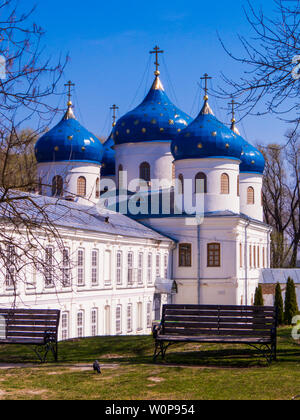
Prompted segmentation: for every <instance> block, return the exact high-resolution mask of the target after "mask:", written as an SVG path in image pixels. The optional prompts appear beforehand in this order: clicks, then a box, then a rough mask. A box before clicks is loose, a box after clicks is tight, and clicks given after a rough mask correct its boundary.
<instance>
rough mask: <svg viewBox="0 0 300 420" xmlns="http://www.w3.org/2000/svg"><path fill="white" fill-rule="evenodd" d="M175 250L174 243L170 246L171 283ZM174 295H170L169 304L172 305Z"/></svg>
mask: <svg viewBox="0 0 300 420" xmlns="http://www.w3.org/2000/svg"><path fill="white" fill-rule="evenodd" d="M176 248H177V244H176V243H175V242H174V243H173V245H172V246H171V273H170V274H171V276H170V277H171V279H172V280H173V281H175V280H174V278H173V276H174V252H175V249H176ZM173 296H174V295H173V293H171V304H173V303H174V301H173V300H174V297H173Z"/></svg>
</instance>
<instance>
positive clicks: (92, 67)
mask: <svg viewBox="0 0 300 420" xmlns="http://www.w3.org/2000/svg"><path fill="white" fill-rule="evenodd" d="M23 3H25V4H26V7H29V6H30V5H31V4H37V9H36V11H35V12H34V20H35V21H36V23H38V24H39V25H41V26H42V27H43V28H44V30H45V31H46V35H45V37H44V39H43V42H44V45H45V47H46V51H47V53H48V54H49V55H50V56H52V57H53V58H55V57H56V56H58V54H59V53H62V54H66V53H68V54H69V55H70V58H71V60H70V62H69V64H68V66H67V68H66V72H65V75H64V81H65V82H66V81H67V80H69V79H71V80H72V81H73V82H74V83H76V88H75V96H74V99H73V102H74V103H75V114H76V116H77V118H78V119H79V120H80V122H81V123H82V124H83V125H85V126H86V128H88V129H89V130H90V131H92V132H93V133H94V134H96V135H104V136H105V135H108V134H109V130H110V124H111V116H110V115H111V114H110V111H109V107H110V106H111V105H112V104H114V103H116V104H117V105H118V106H119V107H120V111H119V116H121V115H122V114H124V113H126V112H128V111H129V110H130V109H132V108H133V107H134V106H136V105H138V103H139V102H140V101H141V100H142V99H143V96H144V94H145V93H146V91H147V89H149V87H150V84H151V80H152V78H153V70H154V66H153V65H152V64H151V67H150V70H149V66H148V72H146V74H145V71H146V69H147V65H148V64H149V51H150V49H152V48H153V47H154V45H156V44H158V45H159V46H160V47H161V48H162V49H163V50H164V51H165V54H164V59H163V62H162V65H161V68H160V70H161V79H162V82H163V84H164V86H165V89H166V91H167V94H168V95H169V97H170V99H171V100H173V101H174V102H175V103H176V105H178V106H179V107H180V108H181V109H182V110H184V111H185V112H187V113H189V114H190V115H192V116H196V114H197V111H199V106H200V104H199V98H200V97H199V87H198V83H199V78H200V77H201V76H202V75H203V74H204V73H205V72H207V73H209V74H210V75H211V76H213V77H214V79H213V81H212V83H213V86H214V87H216V86H217V85H218V84H219V83H221V79H220V72H221V71H223V72H225V73H226V74H227V75H230V76H232V77H236V78H237V77H238V76H239V75H240V74H241V72H242V71H243V68H242V67H240V66H237V64H236V63H235V62H233V61H232V60H231V59H230V58H229V57H228V56H227V54H226V53H225V51H224V50H223V49H222V47H221V45H220V42H219V40H218V37H217V31H219V33H220V35H221V37H222V39H223V40H224V41H225V43H226V44H227V45H228V46H229V47H230V48H231V49H232V50H233V51H234V52H236V53H239V51H240V44H239V41H238V38H237V34H238V33H239V34H241V35H244V36H247V35H248V34H249V25H248V23H247V21H246V18H245V16H244V12H243V6H245V5H246V1H244V0H214V1H207V0H197V1H196V0H188V1H186V2H184V1H182V0H181V1H178V0H172V1H171V0H161V1H160V2H150V1H148V0H144V1H142V0H139V1H137V0H127V1H122V0H114V1H103V0H85V1H79V0H72V1H71V0H64V1H62V0H39V1H35V2H34V1H32V0H27V1H26V2H23ZM252 3H253V4H254V6H255V7H260V6H261V5H262V6H263V9H264V11H265V12H266V14H267V15H268V16H270V15H272V14H273V11H274V2H273V1H272V0H264V1H263V2H262V1H259V0H253V1H252ZM22 7H23V6H22ZM152 58H153V57H152ZM160 60H161V59H160ZM152 61H153V59H152ZM144 74H145V77H144V80H143V82H142V78H143V75H144ZM141 82H142V83H141ZM139 86H140V89H139V90H138V88H139ZM62 89H63V83H62ZM197 93H198V95H197ZM202 96H203V95H202V94H201V97H202ZM57 101H58V103H59V99H57ZM63 101H65V99H64V98H62V99H60V106H62V104H63ZM226 102H227V101H220V100H216V99H214V98H211V99H210V104H211V106H212V108H213V109H214V111H215V114H216V116H217V117H218V118H220V119H221V120H222V121H224V122H225V121H227V120H228V122H229V120H230V116H227V115H226V110H224V109H223V108H224V107H226V106H227V103H226ZM193 105H194V106H193ZM287 128H288V126H287V125H286V123H284V122H282V121H279V120H277V119H276V118H275V117H273V116H265V117H247V118H245V119H244V120H243V123H242V124H240V129H241V132H242V134H243V135H244V136H245V137H246V138H247V140H249V141H251V142H253V143H255V142H257V141H258V142H261V143H268V142H274V141H277V142H280V141H282V139H283V136H284V133H285V132H286V130H287Z"/></svg>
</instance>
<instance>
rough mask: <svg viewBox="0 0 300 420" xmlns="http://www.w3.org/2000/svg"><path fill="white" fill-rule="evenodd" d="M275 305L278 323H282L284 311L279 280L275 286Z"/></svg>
mask: <svg viewBox="0 0 300 420" xmlns="http://www.w3.org/2000/svg"><path fill="white" fill-rule="evenodd" d="M275 306H276V307H277V310H278V324H279V325H282V324H283V323H284V313H283V299H282V293H281V287H280V284H279V282H278V283H277V284H276V288H275Z"/></svg>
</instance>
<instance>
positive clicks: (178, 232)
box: [143, 216, 270, 305]
mask: <svg viewBox="0 0 300 420" xmlns="http://www.w3.org/2000/svg"><path fill="white" fill-rule="evenodd" d="M143 222H144V223H145V224H147V225H148V226H150V227H154V228H155V229H157V230H159V231H160V232H162V233H165V234H168V235H172V237H173V238H174V239H175V240H177V241H178V242H177V246H176V248H175V250H174V251H173V256H172V258H173V279H174V280H175V281H176V283H177V286H178V294H177V295H175V296H174V303H178V304H180V303H181V304H182V303H186V304H197V303H198V282H199V277H198V261H200V273H199V274H200V303H201V304H220V305H222V304H223V305H226V304H230V305H240V304H245V303H246V290H247V303H248V304H249V305H250V304H251V298H252V296H253V299H254V292H255V288H256V287H257V285H258V280H259V268H263V260H262V253H263V247H264V248H265V251H264V252H265V263H264V266H265V267H267V266H268V253H269V252H270V251H269V240H268V235H269V228H268V227H267V226H265V225H263V224H258V223H255V222H251V224H249V225H248V227H247V256H248V253H249V252H250V245H251V249H252V254H253V250H254V246H255V247H256V248H255V250H256V253H257V250H258V249H259V253H260V262H259V265H260V267H258V263H257V255H256V266H254V259H253V260H252V263H251V267H250V266H249V261H248V260H245V258H244V255H242V267H240V243H242V246H243V248H242V252H243V253H244V249H245V248H244V247H245V225H246V224H247V221H245V220H244V219H241V218H240V217H238V216H237V217H207V218H205V219H204V221H203V223H202V224H201V225H200V227H199V229H200V253H199V254H198V234H197V229H198V228H197V226H191V225H189V224H186V218H185V217H164V218H151V219H144V220H143ZM181 243H190V244H191V245H192V266H191V267H179V244H181ZM209 243H220V246H221V266H220V267H208V264H207V259H208V258H207V257H208V255H207V253H208V251H207V245H208V244H209ZM198 255H200V258H198ZM247 258H249V257H247ZM252 258H253V257H252ZM246 264H247V266H246Z"/></svg>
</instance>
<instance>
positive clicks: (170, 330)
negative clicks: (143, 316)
mask: <svg viewBox="0 0 300 420" xmlns="http://www.w3.org/2000/svg"><path fill="white" fill-rule="evenodd" d="M164 334H167V335H168V334H177V335H178V334H179V335H199V334H208V335H216V336H217V335H235V336H248V335H252V336H271V333H270V331H265V330H232V329H228V330H226V329H219V330H217V329H211V330H209V329H201V328H198V329H191V328H190V329H187V328H184V329H181V330H180V329H179V328H167V327H166V328H165V330H164ZM164 334H161V335H164Z"/></svg>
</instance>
